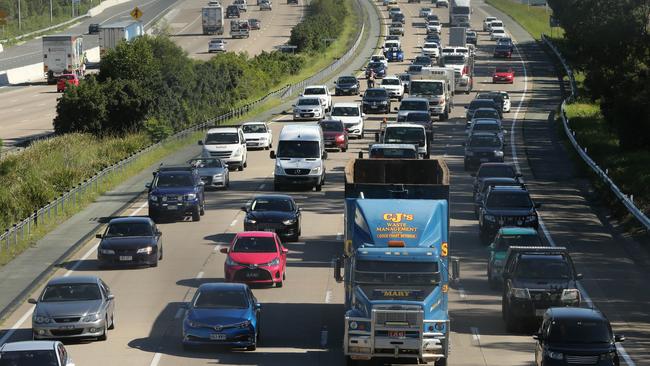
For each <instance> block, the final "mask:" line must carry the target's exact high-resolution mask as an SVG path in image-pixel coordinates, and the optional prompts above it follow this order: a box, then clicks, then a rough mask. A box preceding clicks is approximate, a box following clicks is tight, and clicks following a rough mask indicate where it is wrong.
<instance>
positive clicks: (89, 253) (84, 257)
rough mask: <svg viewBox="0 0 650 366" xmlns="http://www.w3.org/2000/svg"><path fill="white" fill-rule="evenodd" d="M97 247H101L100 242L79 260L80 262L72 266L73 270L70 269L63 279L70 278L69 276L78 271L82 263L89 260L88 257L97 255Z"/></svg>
mask: <svg viewBox="0 0 650 366" xmlns="http://www.w3.org/2000/svg"><path fill="white" fill-rule="evenodd" d="M97 247H99V241H97V244H95V245H93V247H92V248H90V249H88V251H87V252H86V253H85V254H84V255H83V257H81V258H79V260H78V261H77V262H76V263H75V264H74V265H73V266H72V268H70V269H69V270H68V272H66V273H65V274H64V275H63V277H68V276H70V275H71V274H72V273H73V272H74V271H76V270H77V268H79V266H80V265H81V263H82V262H83V261H85V260H86V259H88V257H90V256H91V255H92V254H93V253H95V252H96V251H97Z"/></svg>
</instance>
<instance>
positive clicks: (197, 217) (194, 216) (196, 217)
mask: <svg viewBox="0 0 650 366" xmlns="http://www.w3.org/2000/svg"><path fill="white" fill-rule="evenodd" d="M200 210H201V209H200V208H198V207H196V208H195V209H194V210H192V221H201V212H200Z"/></svg>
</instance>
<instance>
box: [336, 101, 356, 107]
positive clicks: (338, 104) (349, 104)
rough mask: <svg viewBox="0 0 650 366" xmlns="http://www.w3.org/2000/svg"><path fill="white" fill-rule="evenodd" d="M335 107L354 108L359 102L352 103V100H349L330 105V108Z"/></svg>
mask: <svg viewBox="0 0 650 366" xmlns="http://www.w3.org/2000/svg"><path fill="white" fill-rule="evenodd" d="M336 107H356V108H358V107H359V103H352V102H349V103H334V106H332V108H336Z"/></svg>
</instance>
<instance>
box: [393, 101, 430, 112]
mask: <svg viewBox="0 0 650 366" xmlns="http://www.w3.org/2000/svg"><path fill="white" fill-rule="evenodd" d="M399 109H400V110H403V111H427V110H429V102H427V101H425V100H422V101H419V100H403V101H402V103H401V104H400V105H399Z"/></svg>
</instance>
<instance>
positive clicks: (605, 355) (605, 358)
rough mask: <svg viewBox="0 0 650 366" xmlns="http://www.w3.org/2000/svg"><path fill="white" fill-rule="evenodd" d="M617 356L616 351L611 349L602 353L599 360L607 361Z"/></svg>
mask: <svg viewBox="0 0 650 366" xmlns="http://www.w3.org/2000/svg"><path fill="white" fill-rule="evenodd" d="M617 356H618V354H617V353H616V351H612V352H607V353H603V354H602V355H600V359H601V361H609V360H614V359H616V357H617Z"/></svg>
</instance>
